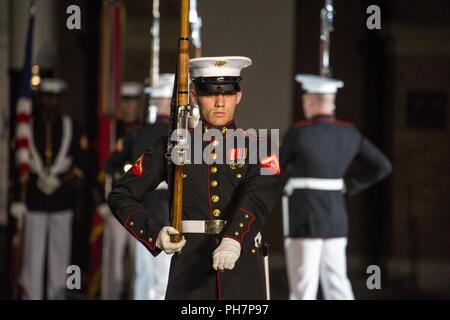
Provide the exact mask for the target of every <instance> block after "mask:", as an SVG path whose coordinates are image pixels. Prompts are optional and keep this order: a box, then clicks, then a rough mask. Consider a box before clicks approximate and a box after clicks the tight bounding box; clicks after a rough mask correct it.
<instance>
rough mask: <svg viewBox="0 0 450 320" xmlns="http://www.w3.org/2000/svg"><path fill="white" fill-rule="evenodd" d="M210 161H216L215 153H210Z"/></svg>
mask: <svg viewBox="0 0 450 320" xmlns="http://www.w3.org/2000/svg"><path fill="white" fill-rule="evenodd" d="M211 159H213V160H216V159H217V153H215V152H213V153H211Z"/></svg>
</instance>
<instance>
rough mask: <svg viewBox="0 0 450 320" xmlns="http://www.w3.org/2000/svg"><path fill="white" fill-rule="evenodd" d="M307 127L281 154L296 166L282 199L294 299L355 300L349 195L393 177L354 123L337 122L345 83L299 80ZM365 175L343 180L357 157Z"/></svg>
mask: <svg viewBox="0 0 450 320" xmlns="http://www.w3.org/2000/svg"><path fill="white" fill-rule="evenodd" d="M296 80H297V81H298V82H300V83H302V87H303V89H304V90H305V91H306V92H305V93H304V94H303V110H304V113H305V116H306V118H307V120H306V121H299V122H297V123H296V124H295V125H294V126H293V127H292V128H291V129H290V130H289V131H288V132H287V133H286V135H285V137H284V139H283V144H282V147H281V149H280V158H281V167H282V170H285V169H286V167H287V166H288V164H291V165H292V171H291V172H290V174H289V176H290V179H289V180H288V182H287V184H286V186H285V188H284V196H283V201H282V203H283V217H284V236H285V250H286V259H287V269H288V278H289V286H290V298H291V299H316V295H317V290H318V285H319V279H320V283H321V286H322V292H323V296H324V298H325V299H327V300H328V299H330V300H336V299H354V295H353V292H352V288H351V285H350V281H349V280H348V278H347V260H346V246H347V232H348V222H347V213H346V208H345V201H344V196H343V193H344V192H346V193H348V194H349V195H351V196H352V195H355V194H357V193H358V192H360V191H362V190H364V189H366V188H368V187H370V186H371V185H373V184H374V183H376V182H377V181H380V180H381V179H383V178H384V177H385V176H387V175H388V174H389V172H390V171H391V164H390V162H389V160H388V159H387V158H386V156H385V155H384V154H383V153H382V152H381V151H380V150H379V149H378V148H377V147H375V146H374V145H373V144H372V143H370V142H369V141H368V140H367V139H365V138H364V137H363V136H362V135H361V134H360V133H359V131H358V130H357V129H356V128H355V127H354V126H353V125H352V124H351V123H348V122H344V121H340V120H338V119H336V118H335V115H334V109H335V105H334V102H335V97H336V92H337V89H338V88H341V87H342V86H343V82H342V81H339V80H335V79H331V78H326V77H319V76H314V75H298V76H297V77H296ZM357 156H358V158H359V159H360V160H361V162H362V165H363V169H362V170H361V171H360V172H358V173H356V174H353V175H350V176H347V177H346V178H345V180H344V178H343V177H344V175H345V173H346V171H347V168H348V167H349V165H350V164H351V162H352V161H353V160H354V159H355V157H357Z"/></svg>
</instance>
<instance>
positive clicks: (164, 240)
mask: <svg viewBox="0 0 450 320" xmlns="http://www.w3.org/2000/svg"><path fill="white" fill-rule="evenodd" d="M177 234H179V232H178V230H177V229H175V228H174V227H164V228H162V229H161V231H160V232H159V236H158V240H156V246H157V247H158V248H159V249H161V250H164V252H165V253H167V254H171V253H174V252H178V251H180V252H181V249H182V248H183V247H184V245H185V244H186V239H185V238H184V237H183V238H182V239H181V241H180V242H178V243H176V242H171V241H170V236H174V235H177Z"/></svg>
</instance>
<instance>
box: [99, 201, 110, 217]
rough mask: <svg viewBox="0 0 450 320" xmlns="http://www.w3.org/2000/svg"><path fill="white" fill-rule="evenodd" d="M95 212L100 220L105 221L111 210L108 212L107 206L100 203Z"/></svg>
mask: <svg viewBox="0 0 450 320" xmlns="http://www.w3.org/2000/svg"><path fill="white" fill-rule="evenodd" d="M97 212H98V215H99V216H100V217H102V219H105V218H106V217H107V216H108V215H109V214H110V213H111V210H109V206H108V204H106V203H102V204H99V205H98V206H97Z"/></svg>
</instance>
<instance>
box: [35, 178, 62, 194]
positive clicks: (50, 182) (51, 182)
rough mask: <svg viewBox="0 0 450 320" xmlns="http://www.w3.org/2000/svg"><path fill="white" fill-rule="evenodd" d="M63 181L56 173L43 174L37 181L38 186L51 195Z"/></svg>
mask: <svg viewBox="0 0 450 320" xmlns="http://www.w3.org/2000/svg"><path fill="white" fill-rule="evenodd" d="M60 185H61V181H60V180H59V179H58V177H56V176H54V175H41V176H39V178H38V181H37V187H38V188H39V190H41V191H42V192H43V193H45V194H46V195H48V196H49V195H51V194H53V193H55V191H56V190H57V189H58V188H59V187H60Z"/></svg>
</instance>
